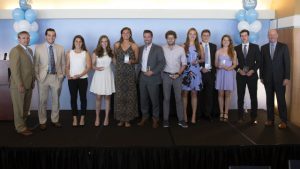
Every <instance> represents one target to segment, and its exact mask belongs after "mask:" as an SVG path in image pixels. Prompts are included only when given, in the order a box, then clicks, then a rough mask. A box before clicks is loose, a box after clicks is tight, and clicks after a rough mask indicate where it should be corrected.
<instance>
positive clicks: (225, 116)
mask: <svg viewBox="0 0 300 169" xmlns="http://www.w3.org/2000/svg"><path fill="white" fill-rule="evenodd" d="M227 121H228V113H225V114H224V122H227Z"/></svg>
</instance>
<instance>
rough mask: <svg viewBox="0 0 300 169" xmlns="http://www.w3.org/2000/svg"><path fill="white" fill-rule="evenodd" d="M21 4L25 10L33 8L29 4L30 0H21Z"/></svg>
mask: <svg viewBox="0 0 300 169" xmlns="http://www.w3.org/2000/svg"><path fill="white" fill-rule="evenodd" d="M19 5H20V7H21V9H23V10H24V11H26V10H27V9H31V5H30V4H29V2H28V0H19Z"/></svg>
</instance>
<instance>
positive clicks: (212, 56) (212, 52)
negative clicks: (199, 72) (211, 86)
mask: <svg viewBox="0 0 300 169" xmlns="http://www.w3.org/2000/svg"><path fill="white" fill-rule="evenodd" d="M201 45H202V43H201ZM209 52H210V64H211V73H212V74H213V75H214V74H216V66H215V55H216V52H217V45H215V44H213V43H210V42H209ZM200 66H202V67H204V66H205V62H204V63H200Z"/></svg>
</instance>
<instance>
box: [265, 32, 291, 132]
mask: <svg viewBox="0 0 300 169" xmlns="http://www.w3.org/2000/svg"><path fill="white" fill-rule="evenodd" d="M268 37H269V43H267V44H265V45H263V46H262V47H261V55H262V62H261V68H260V78H261V82H262V83H263V84H264V85H265V89H266V95H267V112H268V120H267V121H266V122H265V125H266V126H273V125H274V92H275V93H276V98H277V105H278V110H279V117H280V119H281V122H280V124H279V125H278V128H280V129H285V128H286V127H287V106H286V101H285V87H286V86H287V85H288V84H289V81H290V55H289V50H288V47H287V45H286V44H284V43H280V42H278V41H277V40H278V33H277V30H275V29H271V30H269V32H268Z"/></svg>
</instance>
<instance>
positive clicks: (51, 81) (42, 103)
mask: <svg viewBox="0 0 300 169" xmlns="http://www.w3.org/2000/svg"><path fill="white" fill-rule="evenodd" d="M55 38H56V32H55V30H54V29H52V28H48V29H47V30H46V32H45V39H46V42H45V43H43V44H40V45H38V46H37V47H36V48H35V53H34V66H35V76H36V79H37V81H38V87H39V96H40V100H39V112H38V114H39V122H40V129H41V130H46V128H47V126H46V122H47V112H46V109H47V100H48V93H49V90H50V91H51V95H52V111H51V122H52V125H53V126H54V127H57V128H59V127H61V124H60V123H59V96H60V92H61V86H62V82H63V79H64V75H65V52H64V48H63V47H62V46H61V45H58V44H56V43H54V41H55Z"/></svg>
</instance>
